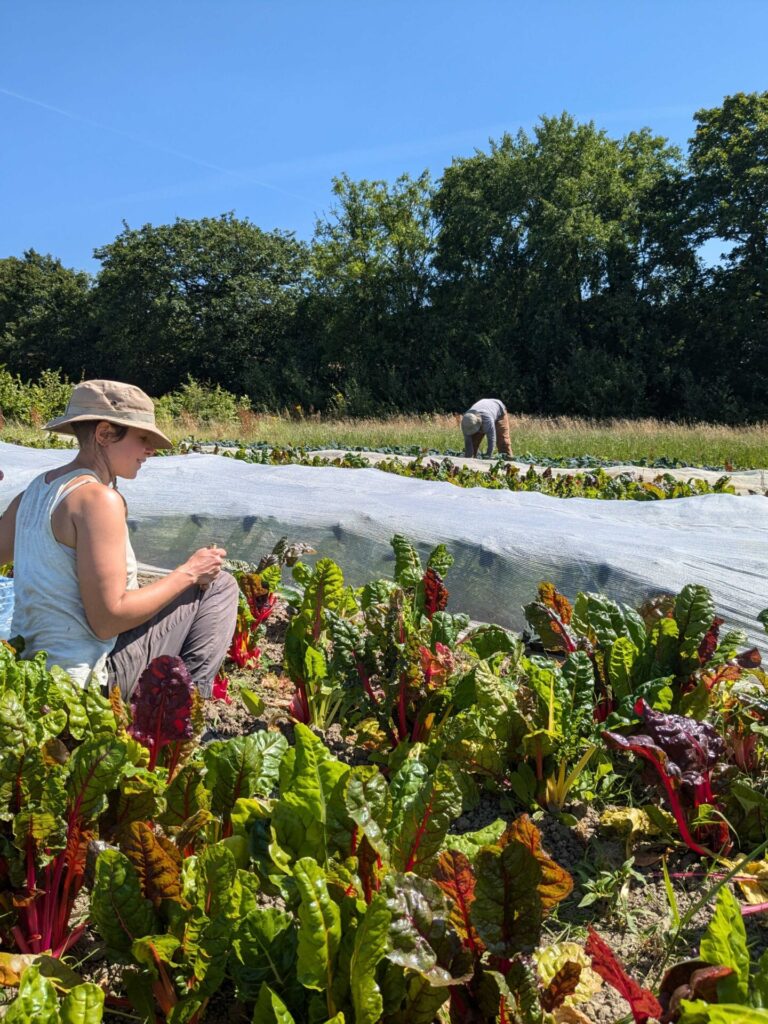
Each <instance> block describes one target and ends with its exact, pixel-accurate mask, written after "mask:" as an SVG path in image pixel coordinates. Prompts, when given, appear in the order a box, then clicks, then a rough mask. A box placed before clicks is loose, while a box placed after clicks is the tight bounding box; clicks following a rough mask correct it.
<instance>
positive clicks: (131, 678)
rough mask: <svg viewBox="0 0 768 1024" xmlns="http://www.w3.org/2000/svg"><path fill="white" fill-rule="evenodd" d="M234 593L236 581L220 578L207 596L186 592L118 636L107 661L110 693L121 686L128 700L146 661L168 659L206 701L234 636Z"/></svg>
mask: <svg viewBox="0 0 768 1024" xmlns="http://www.w3.org/2000/svg"><path fill="white" fill-rule="evenodd" d="M238 592H239V590H238V586H237V581H236V580H235V578H234V576H230V574H229V573H228V572H222V573H219V575H218V576H217V577H216V579H215V580H214V581H213V583H211V585H210V586H209V587H207V588H206V589H205V590H202V589H201V588H200V587H198V586H197V584H193V585H192V586H190V587H187V589H186V590H185V591H184V592H183V593H182V594H180V595H179V596H178V597H177V598H176V599H175V600H174V601H171V603H170V604H168V605H166V606H165V608H163V609H162V610H161V611H159V612H158V613H157V615H154V616H153V617H152V618H151V619H148V620H147V622H143V623H142V624H141V625H140V626H136V627H135V628H134V629H129V630H126V632H125V633H121V634H120V635H119V636H118V638H117V643H116V644H115V646H114V648H113V649H112V652H111V654H110V655H109V657H108V658H107V676H108V684H109V689H110V690H111V689H112V687H113V686H115V685H117V686H119V687H120V693H121V695H122V697H123V700H129V699H130V697H131V694H132V693H133V691H134V689H135V688H136V684H137V683H138V681H139V676H140V675H141V673H142V672H143V671H144V669H145V668H146V667H147V665H149V663H150V661H152V659H153V658H158V657H159V656H160V655H161V654H170V655H177V656H178V657H181V658H183V660H184V663H185V664H186V666H187V669H188V670H189V674H190V675H191V676H192V679H193V680H194V683H195V685H196V686H197V689H198V691H199V692H200V696H201V697H210V696H211V692H212V690H213V680H214V678H215V676H216V673H217V672H218V671H219V668H220V666H221V663H222V661H224V657H225V655H226V653H227V650H228V649H229V645H230V643H231V642H232V634H233V633H234V631H235V622H236V620H237V600H238Z"/></svg>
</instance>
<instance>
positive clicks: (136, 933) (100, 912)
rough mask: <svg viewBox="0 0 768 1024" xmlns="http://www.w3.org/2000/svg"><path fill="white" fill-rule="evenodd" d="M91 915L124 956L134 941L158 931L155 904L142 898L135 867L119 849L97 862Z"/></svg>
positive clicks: (104, 935) (103, 855)
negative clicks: (153, 906) (154, 910)
mask: <svg viewBox="0 0 768 1024" xmlns="http://www.w3.org/2000/svg"><path fill="white" fill-rule="evenodd" d="M91 916H92V917H93V921H94V923H95V925H96V928H97V929H98V931H99V933H100V935H101V937H102V938H103V939H104V941H105V942H106V944H107V945H108V946H109V947H110V948H111V949H114V950H117V951H118V952H120V953H127V952H128V951H129V950H130V948H131V945H132V944H133V940H134V939H138V938H141V937H142V936H143V935H152V934H154V933H155V932H156V931H157V921H156V918H155V915H154V912H153V910H152V903H151V901H150V900H148V899H145V897H144V896H143V895H142V893H141V885H140V883H139V876H138V875H137V874H136V870H135V869H134V867H133V865H132V864H131V862H130V861H129V860H128V858H127V857H126V856H125V854H123V853H120V852H119V851H118V850H103V851H102V852H101V853H100V854H99V857H98V859H97V861H96V875H95V881H94V885H93V893H92V895H91Z"/></svg>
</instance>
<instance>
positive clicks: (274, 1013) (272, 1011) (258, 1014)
mask: <svg viewBox="0 0 768 1024" xmlns="http://www.w3.org/2000/svg"><path fill="white" fill-rule="evenodd" d="M252 1024H294V1019H293V1017H292V1016H291V1013H290V1011H289V1010H288V1007H287V1006H286V1005H285V1003H284V1002H283V1001H282V999H281V998H280V996H279V995H277V993H276V992H273V991H272V989H271V988H270V987H269V985H267V984H266V982H265V983H264V984H263V985H262V986H261V989H260V990H259V998H258V1000H257V1001H256V1007H255V1009H254V1011H253V1018H252Z"/></svg>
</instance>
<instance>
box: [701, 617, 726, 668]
mask: <svg viewBox="0 0 768 1024" xmlns="http://www.w3.org/2000/svg"><path fill="white" fill-rule="evenodd" d="M724 622H725V619H720V618H718V617H717V616H715V617H714V619H712V625H711V626H710V627H709V629H708V630H707V632H706V633H705V634H704V636H703V638H702V641H701V643H700V644H699V652H698V653H699V661H700V662H701V664H702V665H706V664H707V662H708V661H710V660H711V659H712V655H713V654H714V653H715V651H716V650H717V644H718V641H719V639H720V627H721V626H722V624H723V623H724Z"/></svg>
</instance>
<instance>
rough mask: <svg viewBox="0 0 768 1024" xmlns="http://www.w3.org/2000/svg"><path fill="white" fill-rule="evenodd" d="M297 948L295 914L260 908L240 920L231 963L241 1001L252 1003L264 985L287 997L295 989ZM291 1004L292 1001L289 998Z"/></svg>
mask: <svg viewBox="0 0 768 1024" xmlns="http://www.w3.org/2000/svg"><path fill="white" fill-rule="evenodd" d="M296 947H297V935H296V929H295V927H294V919H293V915H292V914H288V913H285V912H284V911H282V910H277V909H276V908H274V907H268V908H265V907H259V908H257V909H256V910H253V911H251V912H250V913H249V914H248V915H247V916H246V917H244V918H243V919H242V920H240V921H238V922H237V925H236V928H235V931H234V934H233V938H232V958H231V961H230V972H231V974H232V978H233V981H234V983H235V988H236V991H237V997H238V999H241V1000H244V1001H247V1002H251V1001H253V1000H254V999H256V998H257V996H258V994H259V990H260V988H261V987H262V985H269V986H270V987H271V988H272V989H274V990H275V991H276V992H280V993H282V995H283V996H284V997H285V996H286V993H287V992H288V991H289V990H290V989H291V988H292V987H293V989H296V985H297V983H296V979H295V967H296ZM294 995H295V992H294ZM288 1001H289V1002H292V1000H291V999H290V998H289V999H288Z"/></svg>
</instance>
